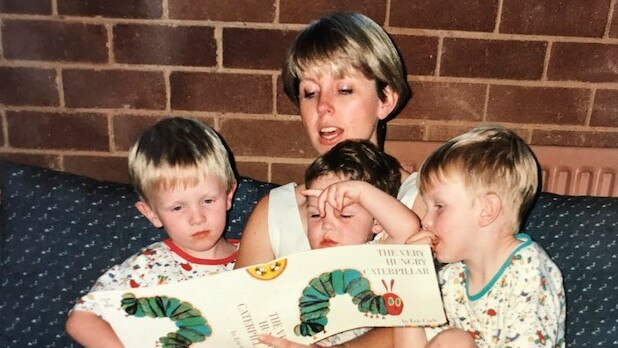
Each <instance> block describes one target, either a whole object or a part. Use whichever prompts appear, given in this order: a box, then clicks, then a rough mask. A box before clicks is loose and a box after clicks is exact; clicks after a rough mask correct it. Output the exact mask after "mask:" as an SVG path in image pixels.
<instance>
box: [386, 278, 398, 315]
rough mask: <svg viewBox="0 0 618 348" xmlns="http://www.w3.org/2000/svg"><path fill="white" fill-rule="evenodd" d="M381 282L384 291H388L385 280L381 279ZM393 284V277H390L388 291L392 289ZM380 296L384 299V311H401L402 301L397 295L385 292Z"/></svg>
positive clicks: (390, 312) (392, 313)
mask: <svg viewBox="0 0 618 348" xmlns="http://www.w3.org/2000/svg"><path fill="white" fill-rule="evenodd" d="M382 284H384V287H385V288H386V291H389V289H388V286H386V282H384V279H382ZM394 285H395V279H391V287H390V291H393V286H394ZM382 298H383V299H384V304H385V305H386V311H387V312H388V314H390V315H399V314H401V311H403V301H402V300H401V297H399V295H397V294H395V293H393V292H387V293H386V294H384V295H382Z"/></svg>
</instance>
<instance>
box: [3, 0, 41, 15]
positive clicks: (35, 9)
mask: <svg viewBox="0 0 618 348" xmlns="http://www.w3.org/2000/svg"><path fill="white" fill-rule="evenodd" d="M0 13H18V14H39V15H49V14H51V13H52V7H51V1H50V0H28V1H24V0H0Z"/></svg>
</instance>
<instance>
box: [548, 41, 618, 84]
mask: <svg viewBox="0 0 618 348" xmlns="http://www.w3.org/2000/svg"><path fill="white" fill-rule="evenodd" d="M617 65H618V45H609V44H600V43H578V42H555V43H554V44H553V47H552V50H551V58H550V61H549V68H548V72H547V77H548V78H549V79H550V80H563V81H564V80H566V81H572V80H575V81H586V82H618V69H616V66H617Z"/></svg>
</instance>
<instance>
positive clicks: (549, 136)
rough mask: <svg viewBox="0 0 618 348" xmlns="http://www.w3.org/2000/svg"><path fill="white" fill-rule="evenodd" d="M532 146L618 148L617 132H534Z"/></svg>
mask: <svg viewBox="0 0 618 348" xmlns="http://www.w3.org/2000/svg"><path fill="white" fill-rule="evenodd" d="M531 143H532V145H553V146H576V147H611V148H615V147H618V132H594V131H590V132H588V131H560V130H552V131H547V130H540V129H539V130H534V131H533V132H532V142H531Z"/></svg>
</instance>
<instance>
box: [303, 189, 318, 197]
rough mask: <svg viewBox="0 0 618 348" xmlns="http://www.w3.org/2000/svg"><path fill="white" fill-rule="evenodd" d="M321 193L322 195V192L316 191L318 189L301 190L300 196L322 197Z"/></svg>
mask: <svg viewBox="0 0 618 348" xmlns="http://www.w3.org/2000/svg"><path fill="white" fill-rule="evenodd" d="M321 193H322V190H316V189H305V190H300V194H301V195H303V196H307V197H320V194H321Z"/></svg>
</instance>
